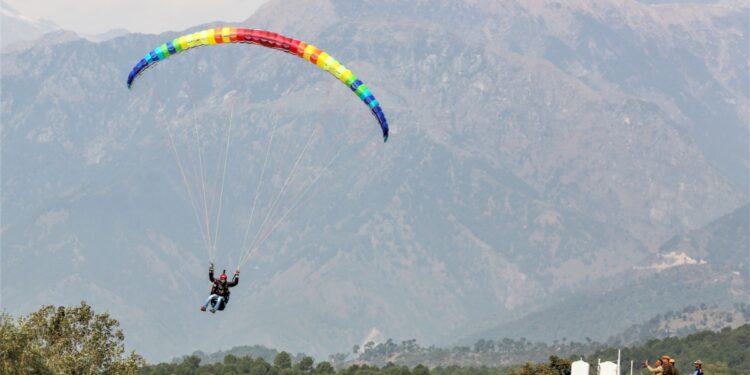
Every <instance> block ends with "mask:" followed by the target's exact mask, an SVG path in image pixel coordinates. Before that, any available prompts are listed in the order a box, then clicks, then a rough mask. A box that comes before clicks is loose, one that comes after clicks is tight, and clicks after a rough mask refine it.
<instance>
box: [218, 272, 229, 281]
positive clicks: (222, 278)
mask: <svg viewBox="0 0 750 375" xmlns="http://www.w3.org/2000/svg"><path fill="white" fill-rule="evenodd" d="M219 279H220V280H226V279H227V274H226V272H222V273H221V276H219Z"/></svg>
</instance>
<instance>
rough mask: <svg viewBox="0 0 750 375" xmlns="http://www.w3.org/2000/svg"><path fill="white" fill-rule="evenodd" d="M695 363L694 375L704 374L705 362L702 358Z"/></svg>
mask: <svg viewBox="0 0 750 375" xmlns="http://www.w3.org/2000/svg"><path fill="white" fill-rule="evenodd" d="M693 365H694V366H695V371H693V375H703V362H701V360H700V359H699V360H697V361H695V362H693Z"/></svg>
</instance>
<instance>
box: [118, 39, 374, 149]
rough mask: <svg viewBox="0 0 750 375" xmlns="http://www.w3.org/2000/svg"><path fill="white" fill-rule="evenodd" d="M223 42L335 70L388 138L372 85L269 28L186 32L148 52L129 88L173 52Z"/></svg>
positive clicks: (311, 47) (330, 58)
mask: <svg viewBox="0 0 750 375" xmlns="http://www.w3.org/2000/svg"><path fill="white" fill-rule="evenodd" d="M222 43H246V44H257V45H259V46H263V47H267V48H272V49H275V50H279V51H282V52H286V53H289V54H292V55H296V56H298V57H301V58H303V59H305V60H307V61H309V62H311V63H313V64H315V65H317V66H318V67H319V68H321V69H323V70H325V71H327V72H329V73H331V74H332V75H333V76H334V77H336V78H338V79H339V80H340V81H341V82H342V83H343V84H345V85H346V86H348V87H349V88H350V89H351V90H352V91H353V92H354V93H355V94H356V95H357V96H358V97H359V98H360V99H361V100H362V101H363V102H364V103H365V104H366V105H367V106H368V107H369V108H370V111H371V112H372V115H373V116H375V118H376V119H377V120H378V123H379V124H380V128H381V129H382V131H383V141H387V140H388V121H387V120H386V118H385V114H384V113H383V109H382V108H381V107H380V103H379V102H378V101H377V99H375V96H374V95H373V94H372V93H371V92H370V89H369V87H367V85H366V84H364V83H363V82H362V80H360V79H359V77H357V75H356V74H354V73H353V72H352V71H351V70H349V69H347V68H346V67H345V66H344V65H343V64H341V63H340V62H338V61H337V60H336V59H334V58H333V56H331V55H329V54H328V53H326V52H325V51H322V50H320V49H319V48H318V47H315V46H314V45H312V44H308V43H305V42H302V41H299V40H296V39H292V38H288V37H286V36H283V35H280V34H276V33H273V32H270V31H265V30H254V29H245V28H240V27H222V28H215V29H208V30H203V31H198V32H195V33H192V34H188V35H183V36H181V37H179V38H176V39H174V40H172V41H170V42H167V43H164V44H162V45H161V46H159V47H157V48H155V49H154V50H153V51H151V52H149V53H147V54H146V56H145V57H143V58H142V59H141V61H139V62H138V63H137V64H136V65H135V66H134V67H133V69H132V70H131V71H130V74H129V75H128V81H127V83H128V88H130V87H131V86H132V85H133V83H134V82H135V80H136V79H137V78H138V77H139V76H140V75H141V74H142V73H143V72H144V71H145V70H146V69H148V68H150V67H152V66H154V64H156V63H158V62H159V61H162V60H166V59H167V58H169V57H170V56H172V55H175V54H178V53H180V52H183V51H185V50H188V49H191V48H195V47H200V46H207V45H212V44H222Z"/></svg>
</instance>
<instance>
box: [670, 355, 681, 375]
mask: <svg viewBox="0 0 750 375" xmlns="http://www.w3.org/2000/svg"><path fill="white" fill-rule="evenodd" d="M669 366H670V367H672V371H673V373H674V375H680V370H678V369H677V365H675V361H674V358H670V359H669Z"/></svg>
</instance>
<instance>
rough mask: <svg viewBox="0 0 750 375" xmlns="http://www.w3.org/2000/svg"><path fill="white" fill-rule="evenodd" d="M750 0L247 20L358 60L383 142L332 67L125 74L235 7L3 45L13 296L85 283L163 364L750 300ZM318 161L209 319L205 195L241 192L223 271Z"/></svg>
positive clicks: (60, 299) (570, 334)
mask: <svg viewBox="0 0 750 375" xmlns="http://www.w3.org/2000/svg"><path fill="white" fill-rule="evenodd" d="M749 8H750V7H749V6H748V4H747V3H746V2H742V1H719V2H715V3H710V4H647V3H640V2H635V1H630V0H605V1H590V0H576V1H566V2H559V1H552V0H534V1H502V2H497V1H485V0H465V1H448V0H435V1H396V0H381V1H359V2H350V1H345V0H326V1H317V2H305V1H301V0H288V1H270V2H269V3H267V4H266V5H264V6H263V7H261V8H260V9H259V10H258V11H257V12H256V13H255V14H253V15H252V16H250V18H248V19H247V20H246V21H244V22H241V23H239V24H237V25H236V26H243V27H250V28H259V29H267V30H273V31H276V32H280V33H282V34H285V35H289V36H291V37H294V38H299V39H302V40H306V41H309V42H314V43H315V44H316V45H318V46H320V47H321V48H322V49H324V50H326V51H328V52H329V53H331V54H332V55H334V56H336V57H337V58H338V59H340V61H342V62H343V63H345V64H346V65H347V66H348V67H349V68H351V69H352V70H353V71H355V72H356V73H357V74H360V75H361V77H362V78H363V80H365V81H366V82H367V83H368V85H369V86H370V87H371V89H372V92H373V93H374V94H375V95H376V97H377V98H378V100H379V102H380V103H381V105H382V106H383V108H384V111H385V112H386V115H387V116H388V118H389V122H390V124H391V129H392V132H391V138H390V139H389V141H388V142H387V143H386V144H380V142H381V141H380V139H379V136H378V129H377V125H376V122H375V121H374V120H373V119H372V118H371V116H370V115H369V114H368V113H367V110H366V109H365V108H363V106H362V104H361V103H359V101H358V100H357V99H356V98H355V97H353V96H352V95H351V93H348V92H347V91H348V90H346V89H345V88H344V87H341V85H340V84H339V83H338V82H336V80H335V79H334V78H333V77H330V76H327V75H325V74H324V73H322V72H320V71H318V70H317V69H315V68H314V67H311V66H309V65H308V64H307V63H305V62H304V61H301V60H298V59H295V58H294V57H290V56H288V55H284V54H281V53H278V52H276V51H268V50H265V49H262V48H258V47H254V46H242V45H234V46H211V47H206V48H200V49H197V50H195V51H189V52H185V53H183V54H182V55H180V56H175V57H173V58H171V59H170V60H167V61H165V62H163V63H161V64H159V65H158V66H156V67H155V68H153V69H151V70H149V71H148V72H146V73H145V74H144V75H143V76H142V77H140V79H139V82H137V84H136V85H135V86H134V87H133V89H132V90H130V91H129V90H128V89H127V88H126V86H125V79H126V78H127V74H128V72H129V71H130V69H131V68H132V66H133V65H134V64H135V63H136V62H137V61H138V59H140V58H141V56H143V54H144V53H146V52H147V51H149V50H151V49H153V48H154V47H156V46H158V45H160V44H161V43H164V42H166V41H168V40H171V39H173V38H175V37H177V36H179V35H182V34H184V33H188V32H193V31H197V30H201V29H204V28H209V27H217V26H222V25H225V23H221V22H217V23H215V24H207V25H199V26H196V27H195V28H193V29H190V30H185V31H181V32H179V33H176V32H166V33H163V34H160V35H146V34H137V33H129V34H125V35H121V36H117V37H115V38H114V39H108V40H104V41H101V42H92V41H90V40H87V39H83V38H80V37H76V38H72V40H71V39H65V38H63V39H61V40H59V41H54V40H53V42H52V43H38V42H34V43H31V44H30V45H27V48H23V49H20V50H5V49H3V54H2V77H1V80H0V84H1V87H2V98H1V99H0V116H2V117H1V118H2V197H1V199H2V200H1V202H2V219H3V220H2V271H1V272H2V275H1V279H2V300H1V302H2V308H3V309H4V310H6V311H8V312H10V313H13V314H21V313H25V312H29V311H32V310H34V309H36V308H38V306H39V305H40V304H74V303H77V302H78V301H79V300H81V299H85V300H86V301H88V302H89V303H91V304H92V306H94V307H95V309H97V311H99V310H106V311H109V312H110V313H111V314H112V315H113V316H114V317H116V318H117V319H119V320H120V322H121V323H122V326H123V328H124V329H125V332H126V336H127V340H128V344H129V347H131V348H133V349H135V350H137V351H138V352H140V353H143V354H145V355H146V357H147V358H148V359H151V360H163V359H167V358H170V357H174V356H179V355H182V354H185V353H189V352H192V351H193V350H196V349H200V350H204V351H207V352H213V351H216V350H219V349H228V348H230V347H232V346H237V345H252V344H261V345H265V346H268V347H277V348H284V349H285V350H289V351H294V352H306V353H308V354H312V355H315V356H325V355H327V354H329V353H332V352H336V351H346V352H348V351H349V348H351V346H352V345H354V344H362V343H363V341H365V340H367V339H368V337H369V338H372V337H377V336H378V335H380V336H381V337H394V338H397V339H398V338H415V339H417V340H418V341H419V342H421V343H426V344H430V343H451V342H457V341H461V340H467V337H468V338H474V337H480V336H482V337H487V338H489V337H490V336H492V337H499V336H504V337H521V336H524V337H527V338H529V339H533V340H552V339H555V338H561V337H567V338H569V339H573V338H579V337H590V338H592V339H594V340H604V339H606V338H608V337H610V336H613V335H616V334H618V333H620V332H621V331H622V330H625V329H627V328H628V327H629V326H631V325H632V324H636V323H643V322H645V321H647V320H648V319H650V318H652V317H653V316H655V315H656V314H659V313H664V312H666V311H669V310H680V309H682V308H684V307H686V306H690V305H695V302H696V301H694V300H693V298H692V297H693V296H695V295H696V294H695V293H697V295H698V296H699V297H700V298H701V299H703V300H704V302H706V303H717V304H720V305H731V304H732V303H734V302H738V301H739V302H742V301H747V298H748V288H747V285H748V280H749V277H748V266H747V263H748V255H749V254H748V245H747V244H748V242H747V238H748V232H749V231H750V228H748V225H747V219H748V216H749V215H748V209H747V207H748V206H747V203H748V199H749V197H748V192H749V190H748V189H749V186H748V184H749V183H750V162H749V157H748V150H749V149H750V139H749V136H748V135H749V134H750V133H749V131H748V130H750V129H749V127H748V123H749V120H750V119H749V118H748V111H747V108H749V105H750V103H749V99H750V98H749V93H748V90H747V88H748V87H750V73H749V72H748V70H747V61H749V60H750V56H749V53H748V49H747V45H748V31H749V30H750V27H749V25H748V18H747V13H748V11H749ZM7 26H10V25H7ZM3 27H4V28H5V27H6V23H5V22H4V23H3ZM12 32H13V31H6V30H5V29H3V36H4V37H5V35H8V33H12ZM229 118H232V120H231V121H230V120H228V119H229ZM228 123H233V124H235V125H234V126H233V127H232V129H233V130H232V133H228ZM309 129H313V130H309ZM314 129H318V130H314ZM165 130H166V131H165ZM193 130H194V133H195V134H197V135H198V137H197V138H198V139H199V141H200V142H199V143H196V144H194V143H193V141H194V137H193ZM225 134H229V135H230V138H229V139H231V148H230V151H229V152H228V153H226V155H227V163H226V165H227V176H228V178H227V181H226V188H225V189H224V188H221V189H220V188H219V186H223V185H224V184H222V183H220V182H218V183H215V182H214V181H221V179H220V178H214V177H213V176H221V175H222V174H221V173H219V172H221V170H222V168H220V167H218V168H211V169H207V171H208V175H209V176H210V178H202V177H204V176H202V172H201V171H203V169H202V167H203V164H204V160H202V158H201V160H198V158H197V157H195V155H196V153H195V150H196V149H198V150H205V152H206V155H205V156H206V157H207V158H206V160H205V165H206V166H207V167H208V166H211V167H213V166H214V165H221V162H222V155H223V154H222V152H223V151H222V150H225V147H228V146H229V143H227V142H226V141H225V139H226V138H225ZM172 136H174V139H175V140H176V141H177V145H176V146H175V147H174V148H172V147H171V145H172V143H171V142H170V137H172ZM271 138H273V139H274V142H275V147H274V148H271V147H270V146H268V145H269V142H270V139H271ZM310 140H313V141H314V142H313V141H310ZM307 142H310V144H311V146H310V148H309V152H307V151H306V150H307V149H306V148H305V146H304V145H305V144H307ZM272 145H273V144H272ZM267 150H272V151H273V152H269V151H267ZM300 150H303V151H300ZM191 152H192V153H191ZM266 154H268V155H270V156H269V157H268V158H267V159H266V158H265V157H264V155H266ZM174 155H176V156H177V158H176V160H178V161H182V162H184V165H183V164H179V165H178V164H177V163H175V158H174ZM191 155H192V156H191ZM299 155H303V156H309V157H308V158H302V157H300V160H302V162H301V163H300V166H301V167H300V174H299V176H297V175H294V177H295V183H292V184H290V187H289V191H288V194H286V195H285V196H284V198H283V199H282V200H281V204H282V205H284V208H283V210H280V211H279V212H281V213H283V212H285V211H284V210H286V209H287V208H288V209H290V211H289V212H291V213H292V215H290V216H289V217H288V219H286V218H284V217H280V216H279V215H278V213H277V215H268V217H271V218H272V219H275V220H279V222H280V223H281V224H283V225H279V227H278V230H277V231H275V232H274V233H273V234H272V235H271V236H270V237H268V240H267V241H266V242H264V245H263V246H261V247H260V248H259V249H258V252H257V254H253V255H254V256H253V257H252V258H251V260H250V262H249V263H248V265H247V266H246V267H244V268H243V269H242V271H243V272H242V276H241V282H240V285H239V286H238V287H237V288H236V289H235V290H234V291H233V293H232V301H231V303H230V305H229V307H228V309H227V310H226V311H224V312H221V313H220V314H218V315H211V314H208V313H203V314H201V313H200V312H199V311H198V306H199V304H200V303H201V302H202V301H203V299H204V298H205V296H206V294H207V292H208V286H209V285H208V281H207V277H206V267H207V266H208V262H209V259H208V257H207V256H206V248H205V247H206V246H205V245H204V238H205V236H206V233H207V232H208V235H209V236H210V235H211V231H206V230H205V228H204V227H202V226H201V225H202V224H201V219H200V218H199V219H198V220H197V221H196V217H195V216H196V214H197V213H199V212H200V209H196V208H195V207H194V204H193V203H191V202H196V201H197V200H196V199H195V198H197V197H195V196H192V195H191V193H190V192H189V190H187V189H186V186H187V187H188V188H190V187H191V186H192V187H194V188H196V189H197V186H198V185H191V184H190V182H193V181H194V180H195V178H194V177H197V176H199V175H201V176H200V177H201V178H199V180H208V181H209V182H210V184H209V186H208V187H207V188H206V189H205V190H206V191H208V192H211V193H213V194H212V195H214V196H215V195H216V193H218V192H221V195H222V199H221V200H214V201H212V202H210V203H213V205H212V206H211V210H209V209H208V208H207V209H205V211H206V212H208V211H210V212H211V213H212V215H213V213H215V212H216V210H215V208H216V207H218V206H219V204H222V206H223V207H224V211H222V215H217V217H220V218H221V223H222V226H220V228H221V229H222V231H221V233H222V236H221V238H220V242H219V243H218V248H217V258H216V259H215V260H216V262H217V267H220V268H227V270H228V272H231V268H230V267H232V266H234V265H235V264H237V260H238V257H239V256H240V255H241V254H242V249H243V248H244V247H243V246H242V243H243V242H244V241H243V240H242V238H243V235H242V234H243V229H244V228H245V222H246V221H247V219H248V215H249V214H248V211H252V210H248V207H250V206H251V204H252V201H253V200H254V199H253V198H252V197H253V196H254V195H255V196H260V197H261V198H260V201H261V204H260V207H259V211H260V213H261V214H260V216H261V217H263V215H264V214H265V213H267V212H268V211H269V210H270V207H271V206H272V205H273V201H274V198H273V197H274V194H275V192H277V191H282V190H284V189H285V188H284V186H286V184H285V177H287V176H293V174H292V173H287V171H288V170H290V168H292V170H294V169H293V166H294V165H296V163H295V161H296V159H297V158H298V156H299ZM201 156H202V155H201V153H200V152H198V157H201ZM264 160H268V168H266V167H265V165H266V162H265V161H264ZM328 160H332V162H331V164H330V167H329V166H328V164H327V163H328ZM183 167H184V168H183ZM266 169H268V172H264V171H265V170H266ZM262 177H263V178H265V179H267V183H266V184H265V185H263V186H264V187H263V188H262V189H258V188H256V182H257V181H259V180H261V181H262V180H263V179H262ZM318 177H320V179H319V180H318ZM185 181H188V183H187V184H183V182H185ZM312 181H316V182H317V183H315V184H314V185H313V184H312ZM307 186H311V190H310V191H309V193H308V192H307V190H306V187H307ZM258 192H260V193H261V194H260V195H258ZM296 197H300V200H299V202H301V204H300V205H299V207H297V206H296V203H295V202H296V200H295V199H296ZM219 202H221V203H219ZM206 206H208V205H206ZM253 206H254V205H253ZM198 216H200V215H198ZM256 219H257V218H256ZM258 220H259V219H258ZM272 222H273V221H272ZM202 233H203V234H202ZM216 233H219V232H216ZM660 265H661V268H659V267H658V266H660ZM625 311H627V312H628V313H627V314H625V313H624V312H625ZM581 312H586V313H585V314H582V313H581ZM561 320H562V321H563V322H566V323H567V324H565V325H563V324H561ZM553 322H554V323H555V324H556V325H555V326H556V327H563V328H561V329H557V330H552V331H550V330H549V329H546V327H549V326H550V325H551V324H552V323H553Z"/></svg>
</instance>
